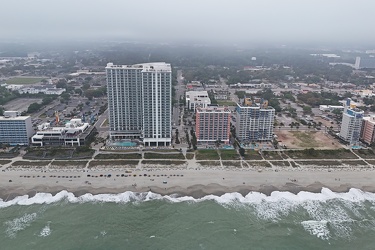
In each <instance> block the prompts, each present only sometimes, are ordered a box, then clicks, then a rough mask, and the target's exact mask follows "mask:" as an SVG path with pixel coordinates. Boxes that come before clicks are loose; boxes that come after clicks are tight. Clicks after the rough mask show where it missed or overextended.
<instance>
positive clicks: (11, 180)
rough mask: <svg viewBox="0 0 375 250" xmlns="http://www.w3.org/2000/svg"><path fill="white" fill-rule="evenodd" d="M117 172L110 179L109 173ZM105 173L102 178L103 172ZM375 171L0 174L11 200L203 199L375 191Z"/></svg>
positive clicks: (4, 194)
mask: <svg viewBox="0 0 375 250" xmlns="http://www.w3.org/2000/svg"><path fill="white" fill-rule="evenodd" d="M109 174H110V175H111V176H110V177H108V175H109ZM101 175H102V176H101ZM374 179H375V171H374V170H373V169H372V168H371V169H366V170H365V169H360V168H350V169H345V170H342V169H340V170H331V169H327V168H316V169H315V170H311V169H307V168H306V169H298V170H295V169H291V168H288V169H284V170H283V169H267V168H263V169H253V170H249V169H246V170H244V169H236V168H233V169H209V168H197V169H160V168H159V169H134V170H132V173H126V172H125V171H124V170H121V169H119V170H117V169H115V170H113V169H108V170H106V171H101V170H94V171H92V170H87V172H83V170H74V169H72V170H70V171H67V170H65V171H63V172H62V171H53V172H49V171H47V172H44V171H40V170H39V171H37V170H34V171H32V170H30V169H23V170H4V171H2V172H0V181H1V183H2V187H1V188H0V197H1V198H2V199H3V200H4V201H6V200H10V199H13V198H14V197H15V196H19V195H25V194H28V195H29V196H34V195H35V194H36V193H39V192H45V193H57V192H59V191H61V190H67V191H69V192H73V193H74V194H75V195H76V196H79V195H82V194H85V193H92V194H100V193H101V194H108V193H122V192H125V191H133V192H147V191H152V192H154V193H159V194H177V195H181V196H185V195H186V196H193V197H195V198H199V197H202V196H205V195H208V194H215V195H221V194H224V193H229V192H239V193H241V194H243V195H246V194H247V193H249V192H250V191H259V192H262V193H265V194H267V195H269V194H270V193H271V192H272V191H289V192H292V193H298V192H299V191H309V192H320V191H321V188H322V187H327V188H329V189H331V190H332V191H335V192H346V191H348V190H349V189H350V188H359V189H361V190H364V191H369V192H375V185H374V181H373V180H374Z"/></svg>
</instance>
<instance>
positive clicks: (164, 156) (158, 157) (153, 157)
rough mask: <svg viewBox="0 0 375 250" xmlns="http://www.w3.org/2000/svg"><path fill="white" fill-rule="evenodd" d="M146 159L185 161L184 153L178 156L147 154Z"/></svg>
mask: <svg viewBox="0 0 375 250" xmlns="http://www.w3.org/2000/svg"><path fill="white" fill-rule="evenodd" d="M145 159H177V160H185V157H184V155H183V154H182V153H178V154H157V153H145Z"/></svg>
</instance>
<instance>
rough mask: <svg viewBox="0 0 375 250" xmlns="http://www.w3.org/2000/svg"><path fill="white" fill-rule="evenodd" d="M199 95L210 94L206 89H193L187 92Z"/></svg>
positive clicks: (187, 93)
mask: <svg viewBox="0 0 375 250" xmlns="http://www.w3.org/2000/svg"><path fill="white" fill-rule="evenodd" d="M198 95H202V96H203V95H204V96H208V92H207V91H206V90H192V91H187V92H186V96H198Z"/></svg>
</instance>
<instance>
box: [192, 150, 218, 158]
mask: <svg viewBox="0 0 375 250" xmlns="http://www.w3.org/2000/svg"><path fill="white" fill-rule="evenodd" d="M195 159H197V160H220V158H219V155H218V153H217V151H216V149H200V150H197V152H196V153H195Z"/></svg>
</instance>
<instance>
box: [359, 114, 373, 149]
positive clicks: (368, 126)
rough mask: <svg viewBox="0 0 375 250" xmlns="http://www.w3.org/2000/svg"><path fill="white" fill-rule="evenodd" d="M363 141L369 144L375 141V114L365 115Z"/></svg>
mask: <svg viewBox="0 0 375 250" xmlns="http://www.w3.org/2000/svg"><path fill="white" fill-rule="evenodd" d="M361 141H363V142H364V143H366V144H368V145H370V144H372V143H374V142H375V116H368V117H363V122H362V128H361Z"/></svg>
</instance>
